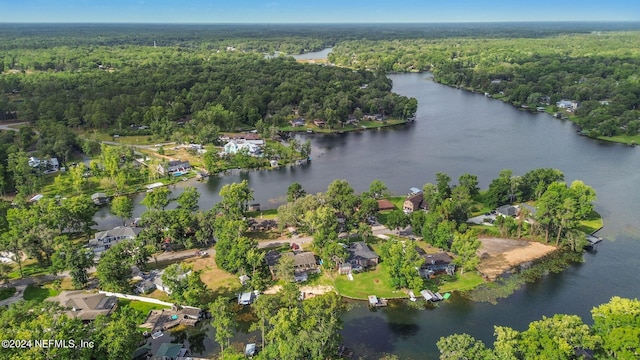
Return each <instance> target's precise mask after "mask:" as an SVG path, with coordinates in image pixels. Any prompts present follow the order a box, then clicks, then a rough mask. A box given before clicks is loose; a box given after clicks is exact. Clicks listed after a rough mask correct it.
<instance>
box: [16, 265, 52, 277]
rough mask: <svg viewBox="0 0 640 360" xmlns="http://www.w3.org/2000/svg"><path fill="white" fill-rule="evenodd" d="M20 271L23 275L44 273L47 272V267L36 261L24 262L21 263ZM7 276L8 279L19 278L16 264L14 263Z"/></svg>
mask: <svg viewBox="0 0 640 360" xmlns="http://www.w3.org/2000/svg"><path fill="white" fill-rule="evenodd" d="M22 273H23V274H24V277H29V276H37V275H46V274H48V273H49V268H44V267H42V266H40V264H38V263H37V262H32V263H26V264H25V263H23V264H22ZM9 278H10V279H19V278H20V270H19V269H18V266H17V265H15V266H14V268H13V271H12V272H10V273H9Z"/></svg>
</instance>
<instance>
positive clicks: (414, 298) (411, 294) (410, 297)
mask: <svg viewBox="0 0 640 360" xmlns="http://www.w3.org/2000/svg"><path fill="white" fill-rule="evenodd" d="M409 300H411V301H414V302H415V301H416V300H417V299H416V295H415V294H414V293H413V291H411V290H409Z"/></svg>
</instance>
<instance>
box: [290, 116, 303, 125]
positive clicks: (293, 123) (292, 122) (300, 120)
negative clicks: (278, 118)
mask: <svg viewBox="0 0 640 360" xmlns="http://www.w3.org/2000/svg"><path fill="white" fill-rule="evenodd" d="M304 124H305V121H304V119H303V118H297V119H294V120H291V126H293V127H298V126H304Z"/></svg>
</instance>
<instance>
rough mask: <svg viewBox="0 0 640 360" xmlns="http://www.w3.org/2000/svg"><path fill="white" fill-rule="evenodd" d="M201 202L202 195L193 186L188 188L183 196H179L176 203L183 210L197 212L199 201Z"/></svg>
mask: <svg viewBox="0 0 640 360" xmlns="http://www.w3.org/2000/svg"><path fill="white" fill-rule="evenodd" d="M199 200H200V193H199V192H198V189H196V188H195V187H193V186H187V187H186V188H184V191H183V192H182V194H180V195H178V198H177V199H176V202H177V203H178V207H179V208H181V209H185V210H189V211H196V210H198V201H199Z"/></svg>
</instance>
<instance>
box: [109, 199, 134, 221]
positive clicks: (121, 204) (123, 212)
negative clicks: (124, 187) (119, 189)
mask: <svg viewBox="0 0 640 360" xmlns="http://www.w3.org/2000/svg"><path fill="white" fill-rule="evenodd" d="M111 213H112V214H113V215H115V216H117V217H119V218H120V219H122V225H123V226H124V225H125V224H126V220H127V219H130V218H131V216H133V200H131V198H130V197H128V196H116V197H115V198H113V199H112V200H111Z"/></svg>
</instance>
